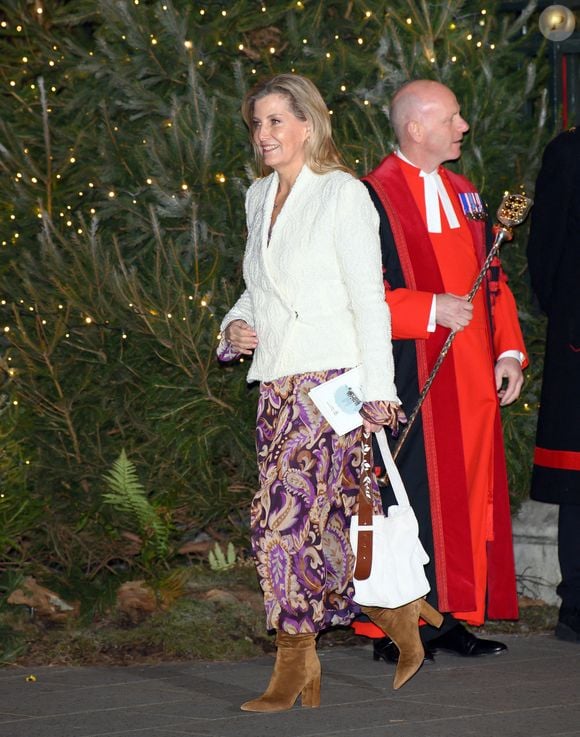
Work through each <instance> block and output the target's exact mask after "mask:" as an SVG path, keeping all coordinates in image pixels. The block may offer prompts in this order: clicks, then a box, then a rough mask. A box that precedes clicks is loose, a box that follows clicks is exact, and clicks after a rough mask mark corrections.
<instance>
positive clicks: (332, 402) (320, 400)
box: [308, 366, 362, 435]
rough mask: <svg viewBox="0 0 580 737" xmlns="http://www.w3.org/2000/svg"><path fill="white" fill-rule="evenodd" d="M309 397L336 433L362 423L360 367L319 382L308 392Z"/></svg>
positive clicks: (341, 432)
mask: <svg viewBox="0 0 580 737" xmlns="http://www.w3.org/2000/svg"><path fill="white" fill-rule="evenodd" d="M308 393H309V395H310V398H311V399H312V401H313V402H314V404H315V405H316V406H317V407H318V409H319V410H320V412H321V413H322V414H323V415H324V417H325V419H326V420H328V423H329V425H330V426H331V427H332V429H333V430H334V431H335V432H336V433H337V434H338V435H344V434H345V433H347V432H350V431H351V430H354V429H355V427H360V426H361V425H362V417H361V416H360V414H359V410H360V408H361V407H362V400H361V397H362V387H361V375H360V368H359V367H358V366H356V367H355V368H353V369H350V371H345V373H344V374H341V375H340V376H335V377H334V379H330V381H325V382H324V384H319V385H318V386H315V387H314V388H313V389H311V390H310V391H309V392H308Z"/></svg>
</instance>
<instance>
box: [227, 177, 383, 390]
mask: <svg viewBox="0 0 580 737" xmlns="http://www.w3.org/2000/svg"><path fill="white" fill-rule="evenodd" d="M277 191H278V175H277V173H276V172H273V173H272V174H270V175H269V176H267V177H265V178H263V179H259V180H257V181H256V182H254V184H252V186H251V187H250V189H249V190H248V193H247V196H246V217H247V225H248V240H247V244H246V252H245V256H244V264H243V274H244V281H245V284H246V291H245V292H244V293H243V294H242V296H241V297H240V298H239V300H238V301H237V302H236V304H235V305H234V307H233V308H232V309H231V310H230V311H229V312H228V314H227V315H226V317H225V318H224V320H223V322H222V325H221V329H222V331H223V330H224V329H225V328H226V327H227V325H228V324H229V323H230V322H232V320H237V319H241V320H245V321H246V322H247V323H248V325H250V326H252V327H253V328H254V330H255V331H256V333H257V336H258V346H257V348H256V350H255V351H254V356H253V360H252V365H251V367H250V371H249V373H248V381H249V382H250V381H256V380H257V381H272V380H273V379H277V378H280V377H282V376H288V375H291V374H302V373H306V372H310V371H323V370H328V369H340V368H345V369H347V368H352V367H353V366H356V365H358V364H361V366H362V376H363V393H364V396H363V399H364V401H372V400H377V399H383V400H389V401H398V399H397V392H396V389H395V384H394V377H393V373H394V368H393V356H392V351H391V320H390V312H389V308H388V306H387V303H386V302H385V293H384V286H383V280H382V265H381V251H380V241H379V217H378V215H377V212H376V210H375V208H374V206H373V204H372V202H371V199H370V197H369V195H368V193H367V190H366V188H365V187H364V185H363V184H362V183H361V182H359V181H358V180H357V179H355V178H354V177H353V176H351V175H350V174H347V173H346V172H342V171H334V172H331V173H328V174H315V173H314V172H313V171H312V170H311V169H309V168H308V167H307V166H304V167H303V168H302V170H301V172H300V174H299V175H298V178H297V179H296V182H295V183H294V186H293V187H292V190H291V191H290V194H289V195H288V198H287V199H286V202H285V204H284V207H283V208H282V210H281V212H280V214H279V215H278V218H277V219H276V222H275V224H274V227H273V229H272V234H271V238H270V242H269V243H268V229H269V226H270V221H271V218H272V211H273V207H274V199H275V197H276V192H277Z"/></svg>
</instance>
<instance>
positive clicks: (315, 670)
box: [240, 631, 320, 712]
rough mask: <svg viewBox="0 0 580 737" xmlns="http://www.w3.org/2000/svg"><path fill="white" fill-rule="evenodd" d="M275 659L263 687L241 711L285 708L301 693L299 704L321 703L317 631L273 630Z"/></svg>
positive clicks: (243, 705)
mask: <svg viewBox="0 0 580 737" xmlns="http://www.w3.org/2000/svg"><path fill="white" fill-rule="evenodd" d="M276 645H277V647H278V651H277V653H276V663H275V665H274V672H273V673H272V677H271V679H270V683H269V685H268V688H267V689H266V691H265V692H264V693H263V694H262V696H260V697H259V698H257V699H253V700H252V701H246V703H245V704H242V706H241V707H240V708H241V709H242V711H261V712H273V711H286V710H287V709H291V708H292V706H294V703H295V702H296V699H297V698H298V696H299V695H300V694H302V706H307V707H317V706H320V661H319V660H318V655H317V654H316V633H315V632H308V633H306V634H301V635H289V634H287V633H286V632H281V631H278V633H277V634H276Z"/></svg>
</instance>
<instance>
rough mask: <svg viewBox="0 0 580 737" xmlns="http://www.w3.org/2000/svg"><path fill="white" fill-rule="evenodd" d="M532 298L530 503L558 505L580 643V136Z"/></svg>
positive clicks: (549, 151) (560, 182) (537, 243)
mask: <svg viewBox="0 0 580 737" xmlns="http://www.w3.org/2000/svg"><path fill="white" fill-rule="evenodd" d="M528 268H529V273H530V278H531V282H532V287H533V290H534V292H535V294H536V296H537V298H538V301H539V303H540V306H541V308H542V310H543V311H544V312H545V313H546V315H547V317H548V331H547V336H546V350H545V363H544V374H543V380H542V393H541V399H540V410H539V414H538V428H537V435H536V448H535V450H534V468H533V474H532V488H531V497H532V499H535V500H536V501H540V502H548V503H551V504H559V505H560V509H559V519H558V559H559V562H560V571H561V575H562V580H561V583H560V584H559V586H558V588H557V589H556V591H557V593H558V595H559V596H560V597H561V599H562V603H561V606H560V612H559V618H558V624H557V626H556V636H557V637H558V638H560V639H562V640H568V641H571V642H580V129H579V128H572V129H570V130H568V131H564V132H563V133H560V134H559V135H558V136H556V137H555V138H554V139H553V140H552V141H551V142H550V143H549V144H548V145H547V147H546V149H545V151H544V156H543V159H542V166H541V169H540V173H539V175H538V178H537V181H536V190H535V196H534V207H533V210H532V220H531V226H530V237H529V241H528Z"/></svg>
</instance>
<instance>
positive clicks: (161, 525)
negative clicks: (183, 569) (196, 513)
mask: <svg viewBox="0 0 580 737" xmlns="http://www.w3.org/2000/svg"><path fill="white" fill-rule="evenodd" d="M104 478H105V481H106V482H107V486H108V487H109V489H110V491H107V492H105V493H104V494H103V499H104V501H105V502H106V503H107V504H110V505H111V506H112V507H114V508H115V509H116V510H117V511H119V512H121V513H124V514H125V515H127V516H128V517H129V521H130V523H133V524H134V525H135V526H136V528H137V532H138V533H139V534H140V535H141V537H142V539H143V540H145V541H146V546H150V547H151V549H152V550H153V552H154V554H155V555H156V556H157V557H159V558H161V559H163V558H165V557H166V556H167V554H168V552H169V535H170V532H171V530H170V527H169V524H168V523H167V520H165V519H163V516H162V514H161V513H160V511H159V510H157V509H156V508H155V506H154V505H153V504H152V503H151V502H150V501H149V499H148V497H147V492H146V491H145V489H144V487H143V485H142V484H141V482H140V481H139V478H138V476H137V469H136V468H135V464H133V463H132V462H131V461H130V460H129V459H128V458H127V454H126V453H125V449H124V448H123V450H122V451H121V455H120V456H119V457H118V458H117V460H116V461H115V462H114V463H113V467H112V469H111V470H110V471H109V473H107V474H105V477H104Z"/></svg>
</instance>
